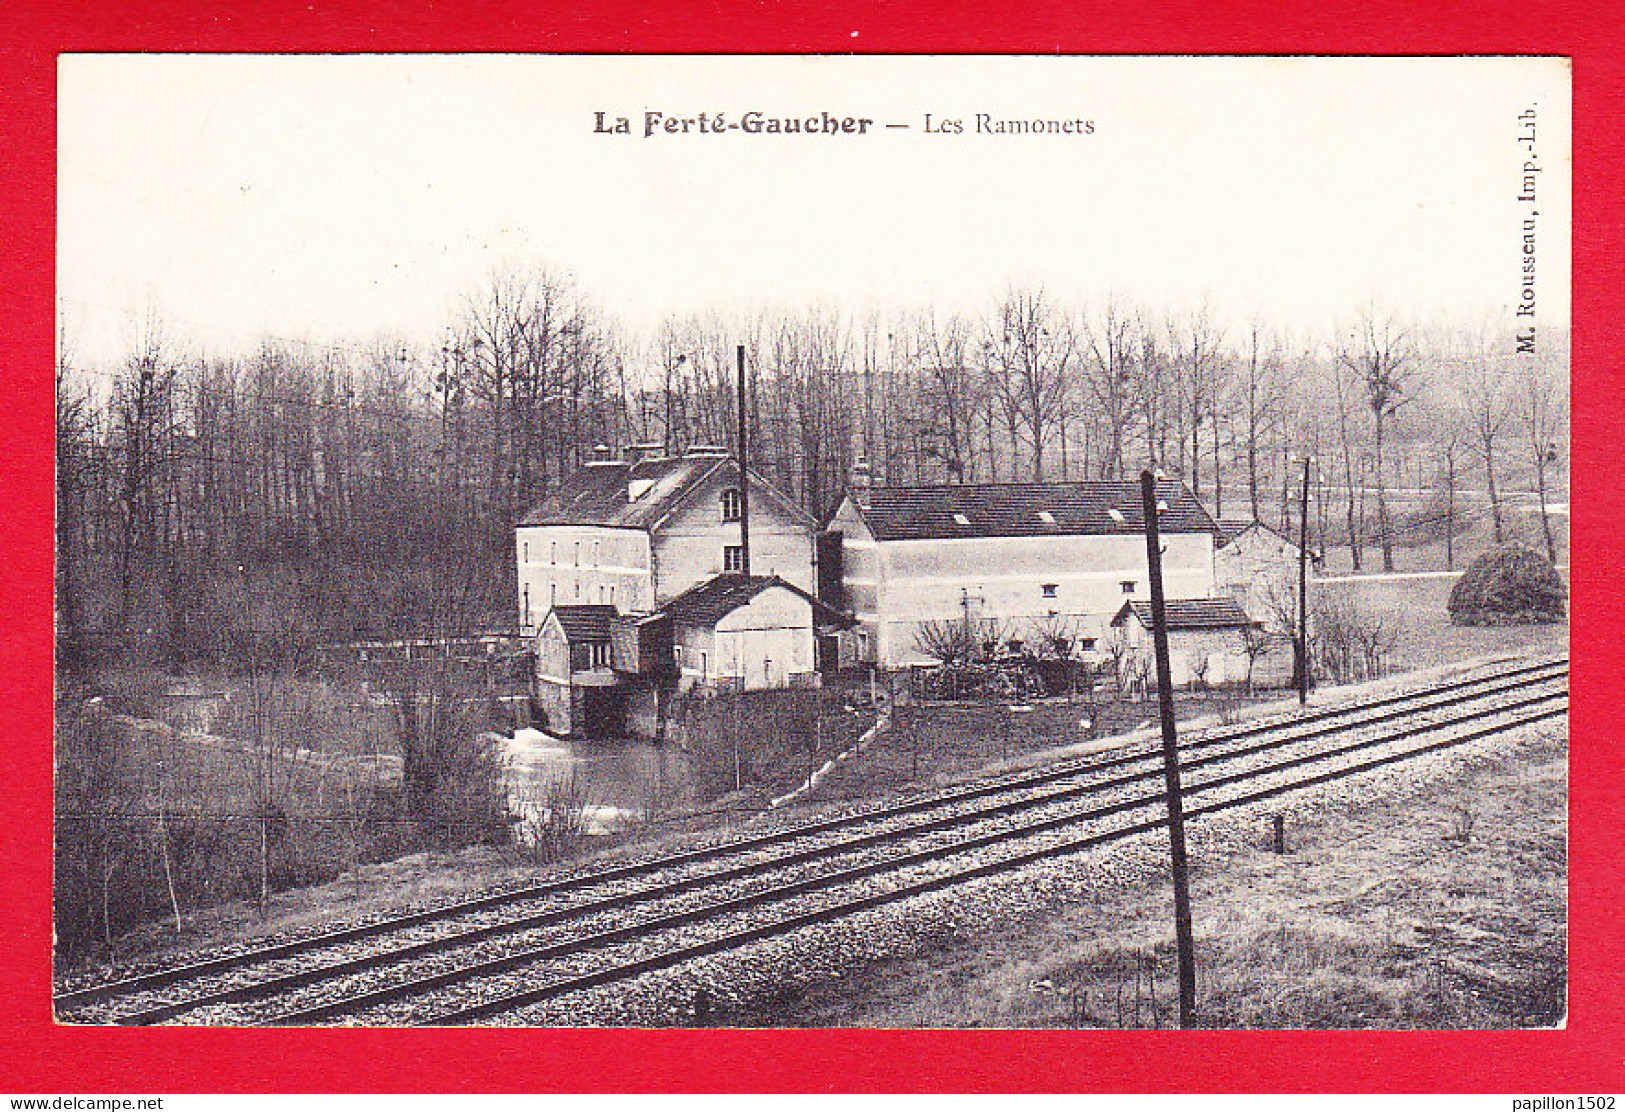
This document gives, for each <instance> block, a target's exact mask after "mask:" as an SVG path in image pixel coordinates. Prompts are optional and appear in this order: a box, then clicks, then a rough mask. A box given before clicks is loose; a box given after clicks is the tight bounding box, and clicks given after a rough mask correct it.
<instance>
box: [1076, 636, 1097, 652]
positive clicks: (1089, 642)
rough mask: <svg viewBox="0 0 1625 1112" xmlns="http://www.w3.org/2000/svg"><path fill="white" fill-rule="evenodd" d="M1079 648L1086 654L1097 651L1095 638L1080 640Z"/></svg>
mask: <svg viewBox="0 0 1625 1112" xmlns="http://www.w3.org/2000/svg"><path fill="white" fill-rule="evenodd" d="M1078 648H1080V649H1082V650H1083V651H1084V652H1093V651H1094V649H1095V639H1094V638H1093V637H1080V638H1078Z"/></svg>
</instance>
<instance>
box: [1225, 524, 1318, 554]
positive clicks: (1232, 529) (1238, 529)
mask: <svg viewBox="0 0 1625 1112" xmlns="http://www.w3.org/2000/svg"><path fill="white" fill-rule="evenodd" d="M1255 528H1256V529H1262V530H1264V532H1266V533H1268V534H1269V535H1270V536H1272V537H1274V538H1275V539H1276V540H1278V541H1281V542H1282V543H1283V544H1289V545H1292V548H1293V550H1294V551H1296V549H1297V547H1298V546H1297V545H1295V544H1292V542H1291V541H1290V540H1288V539H1287V538H1286V537H1284V536H1282V535H1281V534H1280V532H1278V531H1277V530H1275V529H1272V528H1270V527H1269V526H1268V525H1265V524H1264V523H1263V522H1262V521H1258V520H1256V519H1247V520H1242V519H1240V518H1238V519H1235V520H1233V521H1221V522H1219V538H1218V539H1219V546H1220V547H1221V548H1222V547H1224V546H1225V545H1227V544H1229V543H1230V542H1231V541H1234V540H1235V539H1236V538H1237V537H1240V536H1241V535H1242V534H1243V533H1246V532H1247V531H1249V530H1251V529H1255Z"/></svg>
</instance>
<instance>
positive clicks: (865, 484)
mask: <svg viewBox="0 0 1625 1112" xmlns="http://www.w3.org/2000/svg"><path fill="white" fill-rule="evenodd" d="M871 484H872V480H871V478H870V475H869V460H868V457H866V456H859V457H858V458H857V459H855V460H853V461H852V476H851V478H850V480H849V481H848V482H847V488H848V489H849V490H850V491H851V494H852V501H853V502H856V503H857V504H858V505H859V506H860V507H862V508H863V509H868V508H869V487H870V486H871Z"/></svg>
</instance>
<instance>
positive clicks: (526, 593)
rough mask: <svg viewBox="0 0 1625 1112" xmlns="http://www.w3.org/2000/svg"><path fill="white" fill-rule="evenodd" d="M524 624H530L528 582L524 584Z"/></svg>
mask: <svg viewBox="0 0 1625 1112" xmlns="http://www.w3.org/2000/svg"><path fill="white" fill-rule="evenodd" d="M525 624H526V625H529V624H530V584H529V583H526V584H525Z"/></svg>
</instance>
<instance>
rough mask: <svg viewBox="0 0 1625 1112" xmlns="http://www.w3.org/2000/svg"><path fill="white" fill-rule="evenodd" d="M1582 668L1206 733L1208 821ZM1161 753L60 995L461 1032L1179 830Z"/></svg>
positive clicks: (1507, 721)
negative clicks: (700, 960) (756, 944)
mask: <svg viewBox="0 0 1625 1112" xmlns="http://www.w3.org/2000/svg"><path fill="white" fill-rule="evenodd" d="M1566 677H1567V662H1566V661H1564V660H1555V661H1548V662H1542V663H1534V664H1527V665H1521V666H1518V667H1514V668H1508V669H1503V670H1499V671H1494V672H1490V673H1486V674H1479V675H1474V676H1470V677H1467V678H1463V679H1458V680H1454V681H1452V682H1449V683H1445V684H1440V685H1438V686H1436V687H1433V688H1429V689H1426V690H1423V691H1417V692H1406V693H1402V694H1398V695H1393V696H1388V697H1385V698H1382V699H1375V700H1369V701H1365V702H1360V703H1351V704H1348V705H1345V706H1340V707H1330V708H1325V709H1322V710H1316V711H1314V712H1311V713H1308V714H1303V715H1293V716H1289V717H1285V718H1281V719H1276V720H1271V721H1265V722H1257V723H1252V724H1249V725H1246V726H1241V727H1234V728H1229V729H1220V730H1214V731H1210V732H1208V733H1206V734H1204V735H1202V736H1198V737H1192V738H1191V739H1189V740H1188V741H1185V742H1183V743H1182V745H1181V754H1182V756H1181V763H1182V766H1183V768H1184V770H1185V774H1186V785H1185V795H1186V800H1187V803H1186V808H1187V814H1188V815H1190V816H1191V817H1192V818H1193V819H1194V818H1197V817H1200V816H1202V815H1206V814H1212V813H1216V812H1218V811H1222V810H1226V809H1230V808H1235V807H1240V806H1245V805H1247V804H1249V803H1256V802H1260V801H1262V800H1264V799H1268V798H1271V797H1273V796H1276V795H1280V794H1283V793H1286V792H1290V791H1294V790H1299V789H1302V788H1304V787H1308V786H1313V785H1315V784H1319V783H1324V782H1326V781H1328V780H1330V779H1336V778H1339V777H1343V776H1349V775H1354V774H1357V773H1359V772H1361V771H1367V770H1369V769H1373V768H1378V767H1382V766H1383V765H1387V764H1392V763H1396V762H1398V761H1402V760H1405V759H1408V758H1410V757H1413V756H1416V755H1419V754H1422V753H1426V752H1435V751H1438V750H1439V749H1442V748H1449V747H1451V746H1455V745H1460V744H1463V743H1465V742H1467V741H1471V740H1474V739H1477V738H1479V737H1484V736H1488V735H1489V734H1492V733H1494V732H1497V731H1500V730H1504V729H1509V728H1513V727H1514V726H1516V725H1522V724H1525V723H1528V722H1533V721H1540V720H1544V719H1547V718H1551V717H1555V716H1557V715H1561V714H1563V713H1565V712H1566V705H1567V694H1566V691H1567V687H1566ZM1160 760H1161V758H1160V750H1159V749H1158V748H1156V747H1154V746H1150V745H1145V746H1138V747H1134V748H1131V749H1124V750H1116V751H1111V752H1109V753H1105V754H1100V755H1097V756H1092V757H1088V758H1082V759H1077V760H1072V761H1067V762H1063V763H1058V764H1054V765H1049V766H1045V767H1044V768H1042V769H1039V770H1035V771H1031V772H1025V773H1021V774H1017V775H1012V776H1006V777H1002V778H998V779H994V780H988V781H981V782H976V783H973V784H971V785H967V786H965V787H962V788H959V789H955V790H951V791H946V792H940V793H935V794H932V795H926V796H921V797H917V798H912V799H908V800H905V801H902V802H898V803H892V804H888V805H884V806H879V807H871V808H869V809H866V810H862V811H858V812H855V813H853V814H848V815H843V816H838V817H834V818H829V819H824V820H821V821H818V822H812V823H806V824H802V825H800V826H794V827H788V828H785V829H781V830H775V831H771V832H764V833H761V834H756V835H752V836H748V837H739V838H733V839H730V840H726V841H723V842H719V843H717V844H715V845H711V846H705V847H701V848H698V849H694V850H689V851H685V852H682V853H677V854H669V855H665V856H662V857H656V858H652V859H650V860H647V861H641V862H634V863H630V864H626V865H620V866H615V867H613V868H607V869H600V870H597V871H594V872H587V873H583V874H580V875H577V876H573V877H565V878H560V879H557V880H551V881H548V882H546V883H543V884H537V885H531V886H527V887H524V888H520V889H515V890H513V891H510V892H504V893H499V894H496V895H493V896H488V897H484V898H481V899H477V900H470V901H464V902H461V903H457V904H452V905H448V906H446V907H443V908H437V909H433V910H430V911H425V912H420V913H416V914H413V915H407V916H401V917H397V918H394V919H389V920H383V921H380V922H376V923H370V924H365V925H362V926H359V927H355V928H349V929H346V930H341V931H334V932H330V933H328V934H325V935H319V936H316V937H313V938H308V939H304V940H300V941H298V942H292V943H286V944H282V945H279V946H272V947H265V948H262V949H259V950H251V951H247V952H245V953H241V954H237V955H232V956H229V957H222V958H217V959H212V960H210V961H204V962H196V963H192V964H189V965H181V966H176V967H174V968H171V969H167V970H162V971H156V972H153V973H149V974H145V975H143V976H140V977H135V978H129V979H126V980H124V981H118V982H109V983H106V984H102V985H95V986H87V987H85V988H81V989H77V990H74V991H72V992H65V993H62V994H59V995H58V996H57V997H56V998H55V1004H56V1007H57V1012H58V1015H59V1016H60V1017H61V1018H63V1019H65V1020H67V1021H86V1022H119V1023H157V1022H166V1021H174V1020H180V1021H183V1022H209V1023H236V1024H244V1023H318V1022H334V1021H340V1022H367V1023H394V1024H403V1023H463V1022H471V1021H474V1020H478V1019H483V1018H488V1017H490V1016H492V1015H495V1014H498V1013H500V1012H503V1011H509V1010H512V1009H515V1008H519V1007H523V1006H525V1005H527V1004H530V1003H534V1002H537V1001H540V1000H545V999H549V998H551V997H554V996H560V995H565V994H568V993H570V992H575V991H579V990H581V989H584V988H588V987H591V986H593V985H598V984H605V983H610V982H612V981H615V980H621V979H625V978H629V977H634V976H637V975H639V974H641V973H644V972H648V971H650V970H652V969H658V968H664V967H669V966H671V965H676V964H679V963H681V962H684V961H688V960H692V959H693V958H695V957H700V956H704V955H706V954H712V953H717V952H720V951H721V950H725V949H730V948H734V947H737V946H741V945H745V944H747V943H749V942H751V941H754V940H756V939H759V938H765V937H768V936H770V935H773V934H779V933H785V932H788V931H793V930H797V929H800V928H802V927H806V926H810V925H814V924H817V923H821V922H827V921H829V920H831V919H835V918H839V917H841V916H844V915H851V914H854V913H856V912H858V911H862V910H866V909H868V908H871V907H876V906H880V905H882V904H885V903H889V902H895V901H898V900H902V899H907V898H910V897H911V896H915V895H921V894H924V893H927V892H931V891H936V890H939V889H941V888H944V887H948V886H951V885H953V884H959V883H964V882H965V881H967V880H971V879H975V878H977V877H982V876H990V875H993V874H995V873H998V872H1003V871H1007V870H1011V869H1016V868H1020V867H1022V866H1024V865H1028V864H1032V863H1034V862H1037V861H1041V860H1044V859H1046V858H1049V857H1055V856H1060V855H1065V854H1069V853H1077V852H1081V851H1082V850H1085V849H1088V848H1090V847H1093V846H1097V845H1102V844H1105V843H1106V842H1109V841H1112V840H1115V839H1119V838H1125V837H1130V836H1133V835H1135V834H1140V833H1145V832H1148V831H1151V830H1155V829H1157V828H1158V827H1159V826H1161V825H1162V823H1163V817H1162V808H1161V804H1162V797H1161V794H1160V788H1159V786H1158V782H1159V780H1160V777H1161V764H1160Z"/></svg>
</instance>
